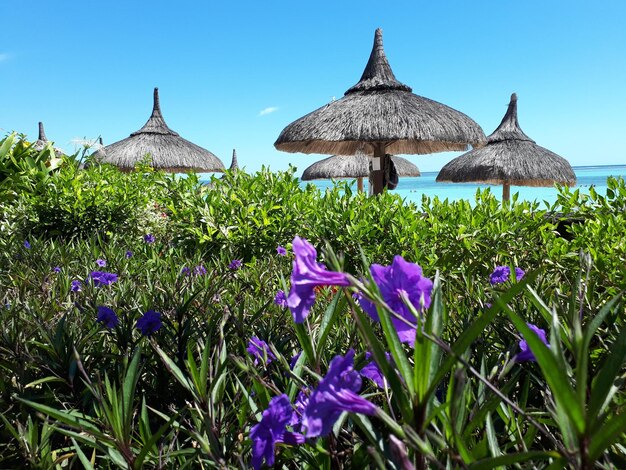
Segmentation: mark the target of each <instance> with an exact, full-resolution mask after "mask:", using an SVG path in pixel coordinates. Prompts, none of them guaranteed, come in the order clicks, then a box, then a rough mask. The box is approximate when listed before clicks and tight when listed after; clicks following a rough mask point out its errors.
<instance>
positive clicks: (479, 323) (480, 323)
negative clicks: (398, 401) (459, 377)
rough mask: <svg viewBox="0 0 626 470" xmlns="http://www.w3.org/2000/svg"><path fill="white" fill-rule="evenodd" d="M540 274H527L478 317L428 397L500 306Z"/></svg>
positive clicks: (452, 347) (455, 348)
mask: <svg viewBox="0 0 626 470" xmlns="http://www.w3.org/2000/svg"><path fill="white" fill-rule="evenodd" d="M538 274H539V271H534V272H531V273H526V275H525V276H524V278H523V279H522V280H521V281H520V282H517V283H515V284H514V285H513V287H511V288H510V289H508V290H507V291H506V292H504V293H503V294H501V295H500V296H499V297H497V298H496V299H495V301H494V302H493V304H492V306H491V307H490V308H489V309H488V310H487V311H486V312H485V313H483V314H482V315H481V316H480V317H478V319H477V320H475V321H474V323H472V324H471V325H470V327H469V328H466V329H465V330H464V331H463V333H461V335H460V336H459V338H458V339H457V340H456V341H455V342H454V344H453V345H452V346H451V349H452V351H453V352H454V355H450V356H448V358H447V359H445V360H444V361H443V363H442V364H441V367H439V370H438V371H437V373H436V375H435V377H434V378H433V380H432V382H431V384H430V389H429V390H428V392H427V393H426V396H430V395H431V394H433V393H434V392H435V390H436V388H437V384H439V382H441V381H442V380H443V378H444V377H445V376H446V375H447V374H449V373H450V370H451V369H452V366H453V365H454V364H455V363H456V357H457V356H462V355H463V353H464V352H465V350H467V348H469V346H470V345H471V344H472V343H473V342H474V340H476V338H478V337H479V336H480V335H481V334H483V332H484V331H485V328H487V326H488V325H489V324H490V323H491V322H492V321H493V320H494V319H495V317H496V315H497V314H498V312H499V311H500V310H501V308H500V304H501V303H502V304H506V303H507V302H509V301H510V300H511V299H513V297H515V296H516V295H517V294H519V293H520V292H521V291H522V290H523V289H524V288H525V287H526V286H527V285H528V283H530V282H532V281H534V280H535V278H536V277H537V275H538Z"/></svg>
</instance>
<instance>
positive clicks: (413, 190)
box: [302, 165, 626, 204]
mask: <svg viewBox="0 0 626 470" xmlns="http://www.w3.org/2000/svg"><path fill="white" fill-rule="evenodd" d="M574 171H575V173H576V179H577V186H576V188H579V189H580V191H581V192H586V193H588V192H589V188H590V187H591V186H594V187H595V190H596V192H598V193H600V194H605V192H606V179H607V178H608V177H609V176H615V177H618V176H621V177H623V178H625V179H626V165H611V166H579V167H574ZM437 173H438V172H437V171H429V172H424V173H422V176H420V177H419V178H400V182H399V184H398V187H397V188H396V189H395V190H394V191H392V192H394V193H396V194H399V195H400V196H402V197H403V198H404V199H405V200H406V201H412V202H415V203H418V204H419V203H421V201H422V195H427V196H430V197H433V196H438V197H439V198H440V199H446V198H448V199H450V200H457V199H468V200H469V201H470V202H472V201H474V195H475V194H476V190H477V189H478V188H483V189H484V188H490V189H491V192H493V193H494V194H495V195H496V196H497V197H498V199H500V198H501V197H502V186H494V185H489V184H480V185H479V184H470V183H437V182H435V178H436V177H437ZM307 183H314V184H315V185H316V186H317V187H319V188H320V189H322V190H323V189H325V188H328V187H331V186H332V181H331V180H317V181H311V182H302V185H306V184H307ZM364 186H365V190H366V191H367V180H365V181H364ZM354 188H355V190H356V183H354ZM515 193H519V198H520V199H525V200H529V201H532V200H537V201H539V202H542V201H547V202H548V203H553V202H555V201H556V195H557V190H556V188H553V187H552V188H532V187H526V186H511V197H513V194H515Z"/></svg>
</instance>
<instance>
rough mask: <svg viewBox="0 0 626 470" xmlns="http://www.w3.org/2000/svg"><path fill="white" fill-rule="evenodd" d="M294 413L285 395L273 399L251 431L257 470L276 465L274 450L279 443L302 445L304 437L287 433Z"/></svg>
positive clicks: (253, 456)
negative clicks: (264, 464)
mask: <svg viewBox="0 0 626 470" xmlns="http://www.w3.org/2000/svg"><path fill="white" fill-rule="evenodd" d="M293 415H294V411H293V408H292V406H291V403H290V402H289V397H288V396H287V395H285V394H282V395H279V396H277V397H274V398H272V399H271V401H270V403H269V406H268V407H267V409H266V410H265V411H264V412H263V417H262V418H261V421H260V422H259V423H258V424H255V425H254V426H252V429H250V440H251V441H252V466H253V467H254V468H255V470H258V469H260V468H261V467H262V466H263V461H264V460H265V463H266V464H267V466H268V467H271V466H273V465H274V449H275V446H276V444H277V443H279V442H284V443H287V444H292V445H295V444H302V443H303V442H304V436H302V435H301V434H296V433H293V432H289V431H287V425H288V424H289V423H290V422H291V421H292V420H293Z"/></svg>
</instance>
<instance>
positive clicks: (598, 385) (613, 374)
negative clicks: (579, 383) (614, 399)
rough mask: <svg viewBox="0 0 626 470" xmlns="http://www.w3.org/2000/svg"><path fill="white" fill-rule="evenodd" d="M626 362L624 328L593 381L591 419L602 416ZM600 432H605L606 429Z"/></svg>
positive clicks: (625, 332)
mask: <svg viewBox="0 0 626 470" xmlns="http://www.w3.org/2000/svg"><path fill="white" fill-rule="evenodd" d="M624 361H626V328H622V331H621V333H620V335H619V336H618V337H617V340H616V341H615V342H614V343H613V345H612V346H611V348H610V349H609V354H608V357H607V358H606V360H605V362H604V365H603V366H602V368H601V369H600V371H599V372H598V373H597V374H596V376H595V378H594V380H593V383H592V386H591V396H590V399H589V406H588V412H587V413H588V416H589V418H590V419H592V420H593V419H597V417H598V416H601V413H602V408H603V405H604V402H605V401H606V398H607V396H608V395H609V392H610V391H611V388H612V387H613V384H614V382H615V379H616V378H617V376H618V375H619V373H620V371H621V369H622V364H624ZM600 431H602V432H604V429H601V430H600Z"/></svg>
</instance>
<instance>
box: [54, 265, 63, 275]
mask: <svg viewBox="0 0 626 470" xmlns="http://www.w3.org/2000/svg"><path fill="white" fill-rule="evenodd" d="M52 270H53V271H54V272H55V273H57V274H58V273H60V272H61V267H60V266H55V267H54V268H52Z"/></svg>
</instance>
